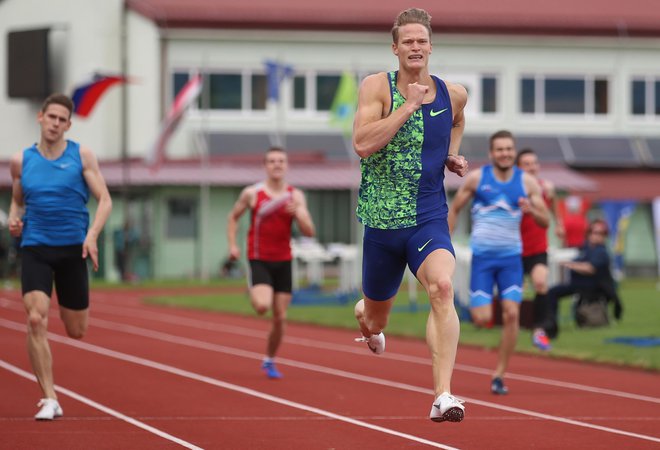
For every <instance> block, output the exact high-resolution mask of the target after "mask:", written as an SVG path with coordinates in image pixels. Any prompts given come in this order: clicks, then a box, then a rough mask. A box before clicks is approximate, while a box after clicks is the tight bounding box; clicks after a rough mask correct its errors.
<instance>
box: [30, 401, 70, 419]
mask: <svg viewBox="0 0 660 450" xmlns="http://www.w3.org/2000/svg"><path fill="white" fill-rule="evenodd" d="M37 406H38V407H40V408H41V409H40V410H39V412H38V413H37V414H36V415H35V416H34V418H35V419H37V420H53V419H54V418H55V417H62V414H64V411H62V407H61V406H60V404H59V403H58V402H57V400H55V399H54V398H42V399H41V400H39V403H37Z"/></svg>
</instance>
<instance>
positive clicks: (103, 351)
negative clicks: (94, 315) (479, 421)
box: [0, 319, 458, 450]
mask: <svg viewBox="0 0 660 450" xmlns="http://www.w3.org/2000/svg"><path fill="white" fill-rule="evenodd" d="M0 326H3V327H5V328H9V329H11V330H15V331H25V325H23V324H19V323H17V322H10V321H8V320H5V319H0ZM48 339H49V340H52V341H56V342H60V343H62V344H66V345H70V346H72V347H77V348H79V349H81V350H86V351H89V352H92V353H97V354H99V355H103V356H107V357H110V358H115V359H119V360H121V361H126V362H130V363H133V364H137V365H140V366H144V367H149V368H151V369H156V370H160V371H162V372H167V373H171V374H173V375H178V376H180V377H183V378H188V379H191V380H195V381H200V382H202V383H207V384H210V385H213V386H216V387H220V388H223V389H227V390H231V391H235V392H240V393H242V394H245V395H249V396H252V397H257V398H260V399H262V400H267V401H270V402H273V403H278V404H280V405H284V406H288V407H291V408H295V409H299V410H302V411H307V412H310V413H313V414H318V415H320V416H325V417H329V418H331V419H335V420H338V421H341V422H346V423H350V424H352V425H356V426H359V427H362V428H368V429H371V430H374V431H378V432H381V433H385V434H389V435H392V436H397V437H400V438H403V439H407V440H409V441H413V442H417V443H420V444H424V445H428V446H431V447H435V448H442V449H445V450H458V449H456V448H455V447H450V446H447V445H443V444H440V443H439V442H433V441H429V440H428V439H424V438H421V437H418V436H414V435H411V434H407V433H402V432H399V431H396V430H392V429H389V428H384V427H381V426H378V425H373V424H370V423H368V422H363V421H361V420H356V419H353V418H350V417H346V416H342V415H339V414H335V413H333V412H330V411H326V410H324V409H320V408H316V407H313V406H309V405H305V404H302V403H298V402H294V401H290V400H287V399H284V398H281V397H276V396H274V395H270V394H266V393H264V392H260V391H256V390H254V389H250V388H246V387H243V386H239V385H236V384H232V383H227V382H225V381H221V380H218V379H215V378H211V377H207V376H205V375H200V374H197V373H194V372H190V371H188V370H184V369H179V368H177V367H174V366H170V365H167V364H162V363H159V362H156V361H152V360H149V359H145V358H140V357H138V356H134V355H129V354H127V353H122V352H118V351H115V350H110V349H107V348H104V347H100V346H98V345H94V344H88V343H85V342H81V341H76V340H74V339H70V338H67V337H64V336H60V335H58V334H55V333H51V332H49V333H48Z"/></svg>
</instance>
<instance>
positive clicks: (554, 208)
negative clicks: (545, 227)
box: [544, 181, 566, 239]
mask: <svg viewBox="0 0 660 450" xmlns="http://www.w3.org/2000/svg"><path fill="white" fill-rule="evenodd" d="M544 187H545V196H546V197H547V198H548V199H549V200H550V215H551V216H552V218H553V219H554V221H555V235H556V236H557V237H558V238H559V239H564V235H565V234H566V232H565V231H564V224H563V223H562V220H561V214H560V213H559V201H557V191H556V189H555V185H554V184H553V183H551V182H550V181H546V182H545V186H544Z"/></svg>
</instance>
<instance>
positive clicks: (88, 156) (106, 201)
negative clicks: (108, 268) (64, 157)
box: [80, 147, 112, 270]
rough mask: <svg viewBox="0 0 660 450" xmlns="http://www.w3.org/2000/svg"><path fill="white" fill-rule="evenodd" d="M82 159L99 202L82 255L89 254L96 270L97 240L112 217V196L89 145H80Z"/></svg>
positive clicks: (97, 267)
mask: <svg viewBox="0 0 660 450" xmlns="http://www.w3.org/2000/svg"><path fill="white" fill-rule="evenodd" d="M80 159H81V160H82V165H83V177H84V178H85V182H86V183H87V186H88V187H89V190H90V192H91V193H92V195H93V196H94V198H95V199H96V201H97V202H98V206H97V207H96V213H95V214H94V221H93V222H92V225H91V226H90V227H89V230H87V236H85V242H84V243H83V253H82V257H83V258H87V256H89V257H90V258H91V260H92V265H93V266H94V270H98V269H99V260H98V255H99V251H98V246H97V240H98V237H99V234H101V231H102V230H103V226H104V225H105V223H106V222H107V221H108V217H110V213H111V212H112V198H111V197H110V192H108V186H107V185H106V183H105V179H104V178H103V174H102V173H101V169H100V168H99V162H98V160H97V159H96V155H95V154H94V153H93V152H92V151H91V150H90V149H88V148H87V147H80Z"/></svg>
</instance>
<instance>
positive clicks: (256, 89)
mask: <svg viewBox="0 0 660 450" xmlns="http://www.w3.org/2000/svg"><path fill="white" fill-rule="evenodd" d="M266 100H268V83H267V81H266V75H254V74H253V75H252V109H253V110H265V109H266Z"/></svg>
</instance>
